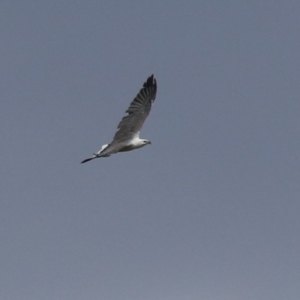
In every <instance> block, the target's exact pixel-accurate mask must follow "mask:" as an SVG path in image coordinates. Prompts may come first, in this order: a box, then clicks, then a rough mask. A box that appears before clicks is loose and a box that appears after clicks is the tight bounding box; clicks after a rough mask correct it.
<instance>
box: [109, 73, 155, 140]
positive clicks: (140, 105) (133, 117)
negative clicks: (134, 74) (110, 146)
mask: <svg viewBox="0 0 300 300" xmlns="http://www.w3.org/2000/svg"><path fill="white" fill-rule="evenodd" d="M156 91H157V84H156V80H155V78H154V77H153V75H151V76H150V77H149V78H148V79H147V81H146V82H145V83H144V84H143V87H142V88H141V90H140V91H139V93H138V94H137V95H136V97H135V98H134V99H133V100H132V102H131V103H130V105H129V107H128V109H127V110H126V112H125V113H127V115H125V116H124V117H123V118H122V120H121V121H120V123H119V124H118V127H117V132H116V134H115V136H114V138H113V143H114V142H120V141H124V140H128V139H130V138H132V137H133V136H135V135H137V134H139V132H140V130H141V128H142V126H143V124H144V122H145V120H146V118H147V116H148V115H149V113H150V110H151V106H152V103H153V102H154V100H155V97H156Z"/></svg>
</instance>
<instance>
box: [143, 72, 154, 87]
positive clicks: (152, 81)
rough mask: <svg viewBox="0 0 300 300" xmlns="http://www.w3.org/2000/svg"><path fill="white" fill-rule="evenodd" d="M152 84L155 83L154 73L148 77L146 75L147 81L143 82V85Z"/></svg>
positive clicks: (148, 85) (149, 85)
mask: <svg viewBox="0 0 300 300" xmlns="http://www.w3.org/2000/svg"><path fill="white" fill-rule="evenodd" d="M153 85H156V80H155V78H154V75H153V74H152V75H151V76H150V77H148V79H147V81H146V82H145V83H144V85H143V87H144V88H146V87H151V86H153Z"/></svg>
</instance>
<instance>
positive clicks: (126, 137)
mask: <svg viewBox="0 0 300 300" xmlns="http://www.w3.org/2000/svg"><path fill="white" fill-rule="evenodd" d="M156 92H157V83H156V79H155V78H154V75H153V74H152V75H151V76H150V77H148V79H147V80H146V82H145V83H144V84H143V87H142V88H141V89H140V91H139V92H138V94H137V95H136V96H135V98H134V99H133V100H132V102H131V103H130V105H129V107H128V109H127V110H126V112H125V116H124V117H123V118H122V120H121V121H120V122H119V124H118V127H117V131H116V133H115V135H114V138H113V140H112V142H111V143H110V144H105V145H103V146H102V147H101V149H100V150H99V151H98V152H96V153H94V154H93V156H92V157H89V158H86V159H84V160H83V161H82V162H81V163H82V164H84V163H86V162H88V161H91V160H93V159H95V158H100V157H109V156H110V155H112V154H115V153H118V152H125V151H132V150H135V149H139V148H142V147H144V146H146V145H150V144H151V141H149V140H146V139H140V137H139V135H140V131H141V129H142V127H143V124H144V122H145V120H146V118H147V117H148V115H149V113H150V110H151V107H152V104H153V103H154V100H155V98H156Z"/></svg>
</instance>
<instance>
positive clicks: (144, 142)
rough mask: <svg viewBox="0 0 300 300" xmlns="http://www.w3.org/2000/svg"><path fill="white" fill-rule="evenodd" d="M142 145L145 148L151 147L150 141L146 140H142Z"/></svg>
mask: <svg viewBox="0 0 300 300" xmlns="http://www.w3.org/2000/svg"><path fill="white" fill-rule="evenodd" d="M143 144H144V145H145V146H146V145H151V141H148V140H143Z"/></svg>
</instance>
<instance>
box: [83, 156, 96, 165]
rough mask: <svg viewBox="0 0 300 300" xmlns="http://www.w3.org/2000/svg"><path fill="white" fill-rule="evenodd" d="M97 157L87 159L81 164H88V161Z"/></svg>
mask: <svg viewBox="0 0 300 300" xmlns="http://www.w3.org/2000/svg"><path fill="white" fill-rule="evenodd" d="M94 158H95V157H91V158H87V159H84V160H83V161H82V162H81V164H84V163H86V162H88V161H90V160H92V159H94Z"/></svg>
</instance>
